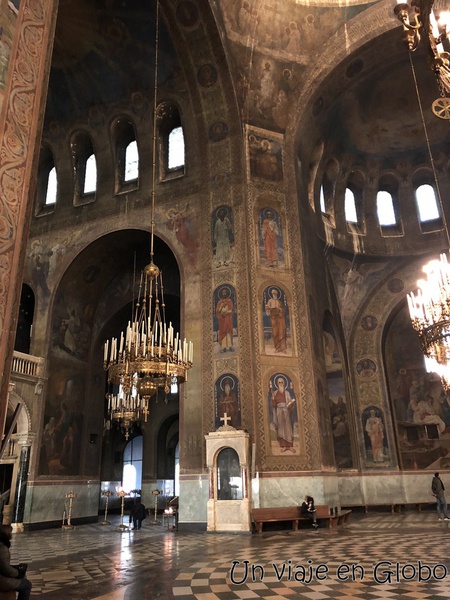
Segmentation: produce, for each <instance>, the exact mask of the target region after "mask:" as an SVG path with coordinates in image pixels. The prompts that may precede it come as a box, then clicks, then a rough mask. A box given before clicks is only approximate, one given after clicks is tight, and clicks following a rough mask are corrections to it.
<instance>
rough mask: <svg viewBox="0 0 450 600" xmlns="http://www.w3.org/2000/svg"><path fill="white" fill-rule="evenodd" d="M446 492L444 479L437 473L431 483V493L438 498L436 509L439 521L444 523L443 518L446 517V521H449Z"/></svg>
mask: <svg viewBox="0 0 450 600" xmlns="http://www.w3.org/2000/svg"><path fill="white" fill-rule="evenodd" d="M444 491H445V487H444V484H443V482H442V479H441V478H440V477H439V473H435V474H434V477H433V481H432V482H431V493H432V494H433V496H434V497H435V498H436V508H437V513H438V518H439V521H442V517H444V521H448V513H447V501H446V499H445V494H444Z"/></svg>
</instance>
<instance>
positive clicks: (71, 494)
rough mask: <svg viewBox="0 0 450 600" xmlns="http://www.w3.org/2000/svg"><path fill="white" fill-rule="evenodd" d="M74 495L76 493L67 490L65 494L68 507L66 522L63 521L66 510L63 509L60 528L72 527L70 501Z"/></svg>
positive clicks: (75, 495)
mask: <svg viewBox="0 0 450 600" xmlns="http://www.w3.org/2000/svg"><path fill="white" fill-rule="evenodd" d="M76 497H77V494H75V492H67V494H66V500H69V509H68V511H67V523H64V517H65V514H66V511H64V514H63V522H62V525H61V527H62V529H73V528H74V527H73V525H72V523H71V522H70V520H71V518H72V502H73V499H74V498H76Z"/></svg>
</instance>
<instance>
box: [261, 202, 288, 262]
mask: <svg viewBox="0 0 450 600" xmlns="http://www.w3.org/2000/svg"><path fill="white" fill-rule="evenodd" d="M258 229H259V232H258V233H259V255H260V258H261V261H262V263H263V264H264V265H265V266H266V267H270V268H277V267H278V266H279V265H280V264H281V263H283V262H284V250H283V234H282V230H281V218H280V215H279V214H278V213H277V211H276V210H274V209H273V208H263V209H262V210H261V211H260V213H259V219H258Z"/></svg>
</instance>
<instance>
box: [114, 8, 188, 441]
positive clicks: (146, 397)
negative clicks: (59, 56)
mask: <svg viewBox="0 0 450 600" xmlns="http://www.w3.org/2000/svg"><path fill="white" fill-rule="evenodd" d="M155 19H156V26H155V65H154V82H155V85H154V101H153V158H152V193H151V229H150V263H149V264H148V265H147V266H146V267H145V268H144V270H143V271H142V273H141V277H140V283H139V293H138V297H137V301H136V304H135V305H134V307H133V314H132V315H131V320H130V321H129V322H128V326H127V328H126V330H125V331H122V332H121V333H120V336H119V337H118V338H114V337H113V338H112V339H111V340H107V341H106V342H105V345H104V357H103V358H104V360H103V366H104V369H105V371H107V373H108V385H109V388H110V390H109V392H108V393H107V395H106V397H107V401H108V405H107V412H108V416H109V418H110V420H111V421H116V422H118V423H119V425H120V427H121V428H122V430H123V431H124V434H125V437H126V439H128V438H129V434H130V429H131V428H132V426H133V424H134V423H140V422H142V420H144V422H147V417H148V414H149V401H150V399H151V398H152V397H153V396H157V394H158V392H159V391H162V392H164V394H165V399H166V401H167V395H168V394H169V392H170V388H171V386H172V385H178V384H180V383H183V382H185V381H186V379H187V372H188V370H189V369H190V368H191V367H192V361H193V345H192V342H187V341H186V339H184V340H182V339H181V337H180V336H179V334H178V333H177V334H176V335H174V328H173V327H172V323H171V322H170V323H169V325H168V326H167V324H166V315H165V302H164V287H163V279H162V273H161V271H160V270H159V268H158V267H157V266H156V265H155V264H154V262H153V256H154V250H153V248H154V228H155V187H156V131H157V92H158V39H159V25H158V23H159V2H158V0H157V1H156V16H155Z"/></svg>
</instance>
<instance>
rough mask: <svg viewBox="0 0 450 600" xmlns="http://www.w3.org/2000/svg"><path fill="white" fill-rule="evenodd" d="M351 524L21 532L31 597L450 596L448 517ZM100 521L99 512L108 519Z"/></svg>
mask: <svg viewBox="0 0 450 600" xmlns="http://www.w3.org/2000/svg"><path fill="white" fill-rule="evenodd" d="M351 517H352V518H351V521H350V523H349V524H347V525H346V526H345V528H342V529H341V528H339V529H337V530H328V529H319V530H318V531H317V532H315V531H313V530H311V529H301V530H300V531H297V532H292V531H272V532H265V533H263V534H259V535H257V534H253V535H250V534H212V533H191V532H183V531H179V532H176V531H173V530H168V528H167V526H164V527H163V525H162V524H160V523H158V524H152V523H151V520H152V519H149V518H147V519H146V520H145V521H144V524H143V528H142V529H141V530H139V531H125V532H120V531H119V530H117V528H116V526H117V525H118V524H119V519H118V517H114V516H113V517H112V524H111V525H101V524H100V523H99V524H93V525H82V526H78V527H75V528H74V529H72V530H63V529H52V530H46V531H38V532H25V533H21V534H19V533H18V534H14V536H13V542H12V546H11V554H12V561H13V562H28V563H29V567H28V577H29V579H30V581H31V582H32V584H33V591H32V598H46V599H47V600H70V599H77V600H93V599H96V600H147V599H148V600H150V599H159V600H167V599H176V600H185V599H188V598H195V599H199V600H234V599H247V598H249V599H251V598H264V599H266V600H267V599H269V600H275V599H276V598H285V599H286V600H295V599H297V598H298V599H309V600H321V599H324V600H325V599H334V600H337V599H339V600H350V599H352V598H354V599H369V598H370V599H372V600H377V599H389V600H395V599H396V598H409V599H410V600H422V599H423V600H425V599H437V598H439V599H443V598H446V599H448V598H450V526H449V524H450V521H438V519H437V517H436V514H435V513H433V512H415V511H410V512H406V513H403V514H390V513H369V514H367V515H364V514H352V515H351ZM101 520H102V519H99V521H101Z"/></svg>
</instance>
